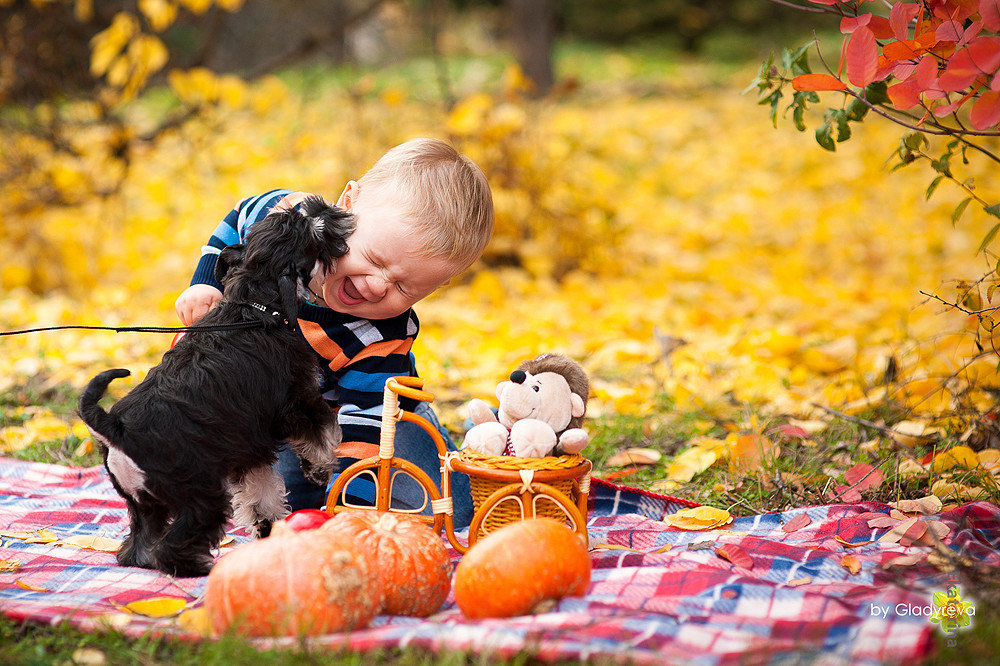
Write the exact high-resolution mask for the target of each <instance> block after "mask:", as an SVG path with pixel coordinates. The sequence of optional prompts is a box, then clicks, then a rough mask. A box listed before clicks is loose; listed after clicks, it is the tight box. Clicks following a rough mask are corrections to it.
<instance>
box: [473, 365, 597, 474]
mask: <svg viewBox="0 0 1000 666" xmlns="http://www.w3.org/2000/svg"><path fill="white" fill-rule="evenodd" d="M589 394H590V382H589V381H588V379H587V373H585V372H584V371H583V368H581V367H580V366H579V364H577V363H576V361H574V360H573V359H571V358H569V357H566V356H563V355H561V354H542V355H541V356H537V357H535V358H533V359H529V360H526V361H522V362H521V364H520V365H518V366H517V369H516V370H514V372H512V373H510V379H509V380H507V381H503V382H500V383H499V384H498V385H497V398H498V399H499V400H500V410H499V419H498V418H497V415H495V414H494V413H493V410H492V409H491V408H490V406H489V404H488V403H486V402H485V401H483V400H478V399H474V400H472V401H471V402H470V403H469V417H470V418H471V420H472V423H473V427H472V428H471V429H470V430H469V432H467V433H466V434H465V443H464V444H463V448H468V449H471V450H473V451H477V452H479V453H487V454H491V455H509V456H517V457H519V458H541V457H543V456H548V455H561V454H567V453H579V452H580V451H581V450H582V449H583V448H584V447H585V446H586V445H587V442H588V441H589V437H588V435H587V433H586V432H585V431H584V430H583V429H581V428H580V424H581V423H582V422H583V415H584V413H585V411H586V408H587V397H588V396H589Z"/></svg>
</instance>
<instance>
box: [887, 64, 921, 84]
mask: <svg viewBox="0 0 1000 666" xmlns="http://www.w3.org/2000/svg"><path fill="white" fill-rule="evenodd" d="M915 71H917V65H916V63H914V62H903V63H900V64H898V65H896V66H895V67H893V68H892V75H893V76H895V77H896V78H897V79H898V80H900V81H906V80H907V79H909V78H910V76H911V75H912V74H913V72H915Z"/></svg>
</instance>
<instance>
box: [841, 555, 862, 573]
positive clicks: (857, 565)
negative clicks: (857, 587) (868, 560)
mask: <svg viewBox="0 0 1000 666" xmlns="http://www.w3.org/2000/svg"><path fill="white" fill-rule="evenodd" d="M840 566H842V567H844V568H845V569H847V570H848V571H850V572H851V574H852V575H853V574H856V573H858V572H859V571H861V560H859V559H858V558H856V557H855V556H853V555H844V556H843V557H841V558H840Z"/></svg>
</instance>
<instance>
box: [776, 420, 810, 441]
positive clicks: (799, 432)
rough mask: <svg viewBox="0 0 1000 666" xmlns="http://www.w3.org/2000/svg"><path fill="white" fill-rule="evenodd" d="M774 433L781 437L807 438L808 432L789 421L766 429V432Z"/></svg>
mask: <svg viewBox="0 0 1000 666" xmlns="http://www.w3.org/2000/svg"><path fill="white" fill-rule="evenodd" d="M771 433H776V434H778V435H781V436H782V437H797V438H799V439H809V433H808V432H807V431H806V430H805V429H804V428H802V427H800V426H796V425H792V424H791V423H784V424H782V425H780V426H775V427H774V428H772V429H771V430H769V431H768V434H771Z"/></svg>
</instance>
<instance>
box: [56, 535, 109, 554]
mask: <svg viewBox="0 0 1000 666" xmlns="http://www.w3.org/2000/svg"><path fill="white" fill-rule="evenodd" d="M57 544H58V545H60V546H76V547H77V548H84V549H87V550H99V551H101V552H104V553H117V552H118V549H119V548H121V545H122V542H121V541H119V540H118V539H109V538H107V537H102V536H97V535H96V534H82V535H79V536H71V537H66V538H65V539H60V540H59V541H58V542H57Z"/></svg>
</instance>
